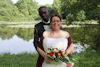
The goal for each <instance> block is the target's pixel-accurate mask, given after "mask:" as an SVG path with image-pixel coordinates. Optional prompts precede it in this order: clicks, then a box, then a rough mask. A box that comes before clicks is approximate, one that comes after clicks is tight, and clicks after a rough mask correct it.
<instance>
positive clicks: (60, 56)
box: [47, 48, 70, 62]
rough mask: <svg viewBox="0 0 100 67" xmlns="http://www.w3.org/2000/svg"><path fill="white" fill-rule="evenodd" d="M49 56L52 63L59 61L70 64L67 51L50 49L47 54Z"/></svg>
mask: <svg viewBox="0 0 100 67" xmlns="http://www.w3.org/2000/svg"><path fill="white" fill-rule="evenodd" d="M47 56H48V58H49V59H51V60H52V61H56V62H58V61H59V60H61V61H63V62H70V60H69V57H68V53H67V51H66V50H65V51H64V50H61V49H58V48H49V49H48V52H47Z"/></svg>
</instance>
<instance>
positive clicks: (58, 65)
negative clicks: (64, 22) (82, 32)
mask: <svg viewBox="0 0 100 67" xmlns="http://www.w3.org/2000/svg"><path fill="white" fill-rule="evenodd" d="M67 45H68V40H67V39H66V38H49V37H47V38H44V40H43V48H44V50H45V52H47V51H48V48H58V49H63V50H66V48H67ZM42 67H66V63H64V62H62V61H59V62H54V61H51V63H49V64H47V63H46V62H45V61H44V62H43V64H42Z"/></svg>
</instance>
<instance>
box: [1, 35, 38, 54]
mask: <svg viewBox="0 0 100 67" xmlns="http://www.w3.org/2000/svg"><path fill="white" fill-rule="evenodd" d="M23 52H28V53H36V51H35V48H34V46H33V39H31V40H29V41H25V40H23V39H20V38H19V37H18V36H17V35H14V36H13V37H12V38H11V39H5V40H3V39H1V38H0V53H11V54H18V53H23Z"/></svg>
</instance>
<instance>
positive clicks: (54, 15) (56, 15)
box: [50, 14, 62, 22]
mask: <svg viewBox="0 0 100 67" xmlns="http://www.w3.org/2000/svg"><path fill="white" fill-rule="evenodd" d="M53 17H58V18H59V19H60V21H61V20H62V18H61V16H60V15H59V14H53V15H52V16H51V18H50V22H52V18H53Z"/></svg>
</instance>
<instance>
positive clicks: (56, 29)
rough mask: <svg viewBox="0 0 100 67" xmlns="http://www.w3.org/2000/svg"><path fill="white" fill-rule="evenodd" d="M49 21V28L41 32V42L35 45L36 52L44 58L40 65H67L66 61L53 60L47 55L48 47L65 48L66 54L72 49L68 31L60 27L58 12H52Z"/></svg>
mask: <svg viewBox="0 0 100 67" xmlns="http://www.w3.org/2000/svg"><path fill="white" fill-rule="evenodd" d="M50 22H51V29H50V30H48V31H45V32H44V33H43V36H42V37H41V39H40V42H41V43H42V44H41V45H40V46H38V47H37V50H38V53H39V54H40V55H41V56H42V57H43V58H44V61H43V63H42V66H41V67H67V66H66V63H64V62H62V61H59V62H54V61H51V60H50V59H49V58H48V57H47V51H48V48H59V49H63V50H67V53H68V54H70V53H71V52H72V51H73V50H74V47H73V44H72V41H71V37H70V35H69V33H68V32H67V31H63V30H61V29H60V26H61V17H60V16H59V15H58V14H54V15H53V16H52V17H51V18H50ZM41 47H42V49H41ZM40 62H41V61H40Z"/></svg>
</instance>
